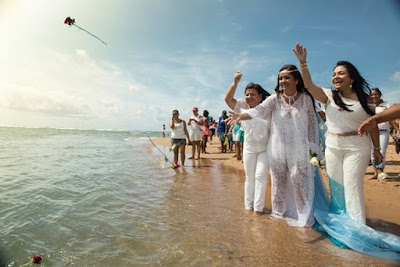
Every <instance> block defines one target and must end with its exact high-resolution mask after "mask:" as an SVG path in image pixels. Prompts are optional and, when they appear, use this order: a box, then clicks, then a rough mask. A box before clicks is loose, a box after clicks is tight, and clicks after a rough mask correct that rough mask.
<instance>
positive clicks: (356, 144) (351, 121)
mask: <svg viewBox="0 0 400 267" xmlns="http://www.w3.org/2000/svg"><path fill="white" fill-rule="evenodd" d="M323 90H324V93H325V95H326V96H327V97H328V101H327V103H326V109H325V114H326V125H327V127H328V135H327V137H326V142H325V143H326V146H327V147H331V148H338V149H342V148H347V149H354V150H358V149H359V148H360V146H364V145H366V144H367V143H368V144H370V138H369V137H368V136H366V135H363V136H361V137H360V136H358V135H356V134H354V135H350V136H338V135H334V134H346V133H356V132H357V130H358V128H359V127H360V125H361V124H362V123H363V122H364V121H365V120H366V119H368V118H369V117H370V116H371V115H369V114H368V113H367V112H366V111H365V110H364V108H363V107H362V106H361V103H360V102H359V101H358V100H352V99H348V98H344V97H342V100H343V103H345V104H346V105H348V108H349V109H350V110H353V111H352V112H349V111H346V110H343V109H342V108H341V107H339V106H338V105H336V104H335V101H334V100H333V96H332V90H331V89H325V88H323ZM368 106H369V107H370V108H371V110H374V106H375V105H373V104H368ZM329 133H333V134H329Z"/></svg>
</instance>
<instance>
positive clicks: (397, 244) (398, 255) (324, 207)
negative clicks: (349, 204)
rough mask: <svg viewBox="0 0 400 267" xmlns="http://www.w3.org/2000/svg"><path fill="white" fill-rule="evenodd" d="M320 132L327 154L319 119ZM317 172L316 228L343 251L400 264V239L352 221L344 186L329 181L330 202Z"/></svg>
mask: <svg viewBox="0 0 400 267" xmlns="http://www.w3.org/2000/svg"><path fill="white" fill-rule="evenodd" d="M317 117H318V121H319V125H320V127H319V129H320V144H321V148H322V149H323V150H322V151H324V150H325V137H324V136H325V135H324V133H325V132H326V125H325V124H324V122H323V121H322V119H321V118H320V117H319V115H317ZM314 168H315V176H314V182H315V197H314V217H315V220H316V223H315V226H314V228H315V229H316V230H317V231H320V232H325V233H326V234H327V235H328V236H329V239H330V240H331V241H332V242H333V243H334V244H336V245H338V246H340V247H343V248H350V249H353V250H355V251H358V252H360V253H363V254H367V255H370V256H374V257H380V258H386V259H391V260H396V261H399V262H400V237H399V236H396V235H394V234H390V233H384V232H380V231H377V230H374V229H372V228H371V227H369V226H367V225H364V224H361V223H357V222H355V221H353V220H352V219H351V218H350V217H349V216H348V214H347V212H346V206H345V200H344V188H343V185H341V184H338V183H336V182H335V181H333V180H332V179H331V178H329V187H330V191H331V198H329V197H328V193H327V190H326V188H325V186H324V183H323V181H322V175H321V172H320V170H319V169H318V166H314Z"/></svg>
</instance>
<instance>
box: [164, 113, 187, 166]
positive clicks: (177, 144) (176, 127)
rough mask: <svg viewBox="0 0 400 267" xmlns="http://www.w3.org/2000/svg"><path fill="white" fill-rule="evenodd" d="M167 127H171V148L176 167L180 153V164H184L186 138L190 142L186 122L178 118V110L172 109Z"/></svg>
mask: <svg viewBox="0 0 400 267" xmlns="http://www.w3.org/2000/svg"><path fill="white" fill-rule="evenodd" d="M169 127H171V130H172V131H171V149H172V150H173V151H174V163H175V165H176V166H177V167H179V164H178V155H179V152H180V154H181V163H182V166H185V147H186V138H187V139H188V142H190V137H189V133H188V131H187V129H186V122H185V121H184V120H181V119H180V118H179V112H178V110H176V109H174V110H173V111H172V119H171V121H170V122H169Z"/></svg>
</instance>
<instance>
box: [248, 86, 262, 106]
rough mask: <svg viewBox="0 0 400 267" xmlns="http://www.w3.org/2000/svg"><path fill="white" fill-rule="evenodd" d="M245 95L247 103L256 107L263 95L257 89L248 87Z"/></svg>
mask: <svg viewBox="0 0 400 267" xmlns="http://www.w3.org/2000/svg"><path fill="white" fill-rule="evenodd" d="M245 96H246V98H245V99H246V104H247V105H249V106H250V108H254V107H256V106H257V105H258V104H260V103H261V99H262V95H261V94H259V93H258V92H257V89H254V88H248V89H246V92H245Z"/></svg>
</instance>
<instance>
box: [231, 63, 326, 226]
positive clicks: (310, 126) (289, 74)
mask: <svg viewBox="0 0 400 267" xmlns="http://www.w3.org/2000/svg"><path fill="white" fill-rule="evenodd" d="M313 103H314V99H313V98H312V96H311V95H310V94H309V93H308V92H307V90H306V89H305V87H304V83H303V79H302V78H301V75H300V72H299V70H298V69H297V68H296V66H294V65H285V66H283V67H282V68H281V69H280V71H279V75H278V82H277V85H276V87H275V94H273V95H271V96H270V97H268V98H267V99H266V100H265V101H264V102H262V103H261V104H260V105H258V106H256V107H255V108H253V109H249V110H246V111H243V112H242V113H240V114H239V113H237V112H231V114H232V116H231V118H232V119H231V120H232V121H233V123H235V122H237V121H245V120H250V119H254V118H256V119H259V118H261V119H268V118H269V116H271V133H270V140H269V142H268V148H267V157H268V159H269V162H270V168H271V185H272V189H271V191H272V192H271V199H272V212H271V214H272V216H274V217H277V218H284V219H286V220H287V221H288V223H289V224H290V225H292V226H298V227H311V226H312V225H313V224H314V215H313V203H314V180H313V179H314V178H313V177H314V174H313V169H312V168H311V164H310V157H311V156H310V152H311V154H314V153H319V154H320V153H321V152H320V148H319V145H318V141H319V139H318V138H319V132H318V124H317V117H316V114H315V110H314V106H313V105H314V104H313Z"/></svg>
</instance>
